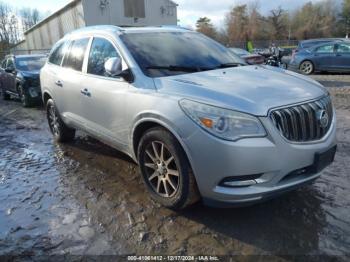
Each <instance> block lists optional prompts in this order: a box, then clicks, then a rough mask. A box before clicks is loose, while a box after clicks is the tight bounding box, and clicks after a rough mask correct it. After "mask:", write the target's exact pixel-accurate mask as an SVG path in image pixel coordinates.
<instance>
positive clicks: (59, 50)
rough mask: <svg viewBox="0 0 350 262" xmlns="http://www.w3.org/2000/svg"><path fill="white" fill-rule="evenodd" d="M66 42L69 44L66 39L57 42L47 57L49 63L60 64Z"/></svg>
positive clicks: (66, 45) (65, 48)
mask: <svg viewBox="0 0 350 262" xmlns="http://www.w3.org/2000/svg"><path fill="white" fill-rule="evenodd" d="M68 44H69V42H68V41H65V42H61V43H59V44H57V45H56V46H55V47H54V48H53V50H52V52H51V55H50V57H49V63H51V64H54V65H61V63H62V59H63V57H64V54H65V52H66V50H67V47H68Z"/></svg>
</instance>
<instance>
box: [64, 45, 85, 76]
mask: <svg viewBox="0 0 350 262" xmlns="http://www.w3.org/2000/svg"><path fill="white" fill-rule="evenodd" d="M88 44H89V38H83V39H78V40H74V41H73V42H72V44H71V47H70V50H69V53H68V54H67V55H66V57H65V58H64V61H63V66H64V67H67V68H71V69H73V70H76V71H81V70H82V68H83V63H84V56H85V52H86V49H87V46H88Z"/></svg>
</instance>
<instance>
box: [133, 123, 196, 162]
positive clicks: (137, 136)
mask: <svg viewBox="0 0 350 262" xmlns="http://www.w3.org/2000/svg"><path fill="white" fill-rule="evenodd" d="M155 127H160V128H163V129H165V130H166V131H168V132H169V133H171V134H172V135H173V136H174V137H175V138H176V140H177V141H178V142H179V144H180V145H181V148H182V149H183V150H184V152H185V154H186V157H187V159H188V161H189V163H190V165H191V166H192V164H191V163H192V159H191V157H190V154H189V149H188V148H187V146H186V144H185V143H184V142H183V140H182V139H181V135H180V132H179V131H178V130H177V129H176V127H174V126H173V125H172V124H171V123H170V121H168V120H166V119H163V118H162V117H159V116H158V117H151V116H148V117H147V118H143V119H142V120H139V121H137V122H136V123H135V125H134V128H133V129H132V133H131V141H132V153H133V157H134V159H135V160H136V161H137V162H138V159H137V149H138V145H139V143H140V140H141V138H142V136H143V134H145V132H147V131H148V130H150V129H152V128H155Z"/></svg>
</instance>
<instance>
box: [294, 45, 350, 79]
mask: <svg viewBox="0 0 350 262" xmlns="http://www.w3.org/2000/svg"><path fill="white" fill-rule="evenodd" d="M289 68H291V69H293V70H300V72H301V73H303V74H305V75H310V74H312V73H313V72H315V71H326V72H350V42H345V41H338V42H330V43H326V44H321V45H316V46H313V47H311V48H308V49H302V50H300V51H299V52H298V53H296V54H295V55H294V56H293V57H292V60H291V62H290V65H289Z"/></svg>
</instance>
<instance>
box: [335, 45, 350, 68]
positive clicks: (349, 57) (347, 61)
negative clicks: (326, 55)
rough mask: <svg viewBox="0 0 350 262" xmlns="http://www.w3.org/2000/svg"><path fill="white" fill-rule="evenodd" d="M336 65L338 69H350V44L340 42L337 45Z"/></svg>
mask: <svg viewBox="0 0 350 262" xmlns="http://www.w3.org/2000/svg"><path fill="white" fill-rule="evenodd" d="M334 60H335V61H334V64H335V65H334V66H335V68H336V69H338V70H342V71H350V44H348V43H339V44H337V45H336V57H335V59H334Z"/></svg>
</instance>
